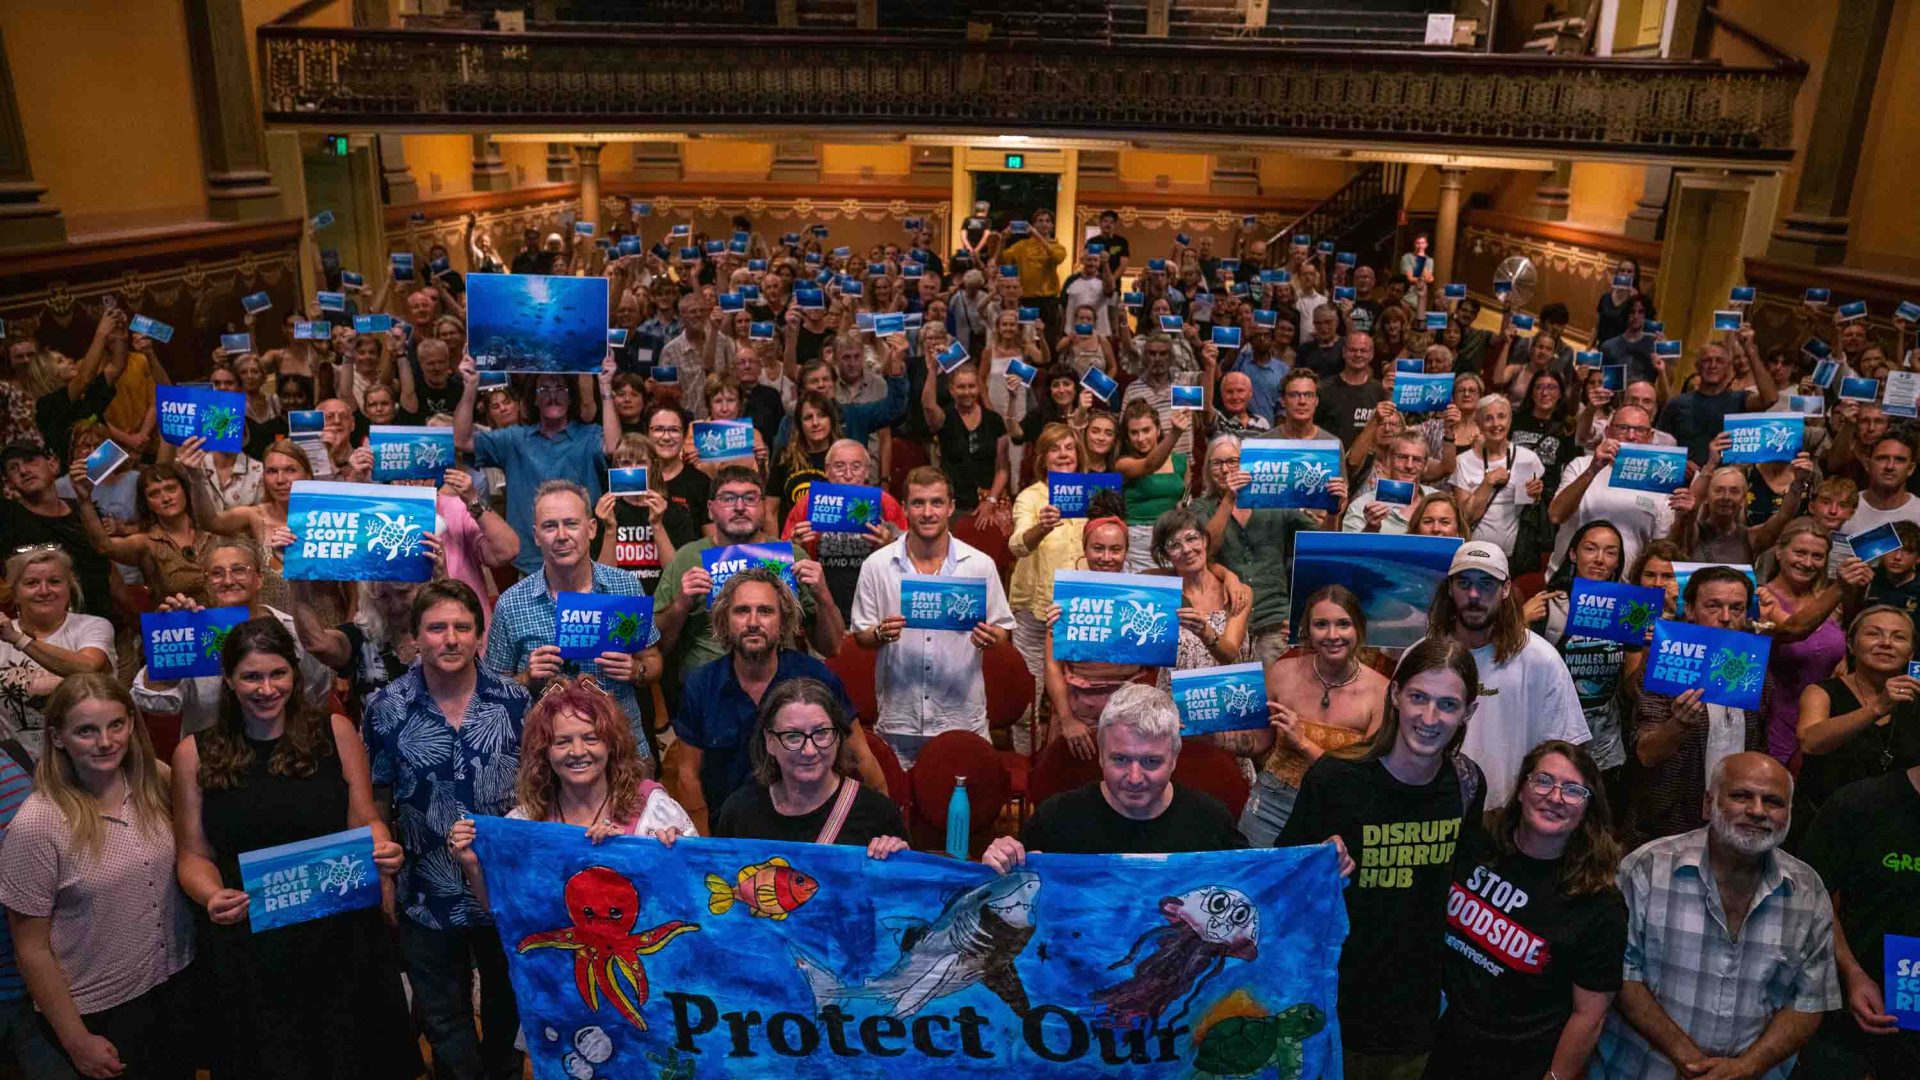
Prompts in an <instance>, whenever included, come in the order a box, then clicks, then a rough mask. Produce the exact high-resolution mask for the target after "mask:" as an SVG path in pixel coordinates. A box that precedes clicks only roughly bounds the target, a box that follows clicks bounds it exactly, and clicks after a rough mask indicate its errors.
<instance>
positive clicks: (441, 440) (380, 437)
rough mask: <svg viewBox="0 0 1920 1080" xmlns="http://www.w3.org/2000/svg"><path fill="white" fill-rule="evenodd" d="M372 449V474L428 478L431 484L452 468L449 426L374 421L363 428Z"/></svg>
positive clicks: (380, 477)
mask: <svg viewBox="0 0 1920 1080" xmlns="http://www.w3.org/2000/svg"><path fill="white" fill-rule="evenodd" d="M367 445H368V447H369V448H370V449H372V451H373V478H374V479H375V480H377V481H384V480H431V481H433V482H434V484H435V485H438V484H439V483H440V481H441V480H442V479H443V478H445V476H446V474H447V470H448V469H451V468H453V429H452V428H450V427H407V426H403V425H400V424H375V425H373V426H372V427H370V428H368V429H367Z"/></svg>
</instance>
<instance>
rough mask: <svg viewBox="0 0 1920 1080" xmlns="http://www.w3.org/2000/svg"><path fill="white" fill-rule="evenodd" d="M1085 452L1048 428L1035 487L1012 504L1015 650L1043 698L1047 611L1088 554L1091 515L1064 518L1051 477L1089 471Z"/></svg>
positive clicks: (1018, 739) (1019, 736) (1024, 733)
mask: <svg viewBox="0 0 1920 1080" xmlns="http://www.w3.org/2000/svg"><path fill="white" fill-rule="evenodd" d="M1087 471H1089V470H1088V468H1087V454H1086V449H1085V447H1083V446H1082V445H1081V443H1080V440H1079V439H1078V438H1077V437H1075V435H1074V433H1073V429H1072V428H1070V427H1068V426H1067V425H1065V424H1048V425H1047V426H1046V427H1044V428H1042V429H1040V436H1039V438H1037V439H1035V440H1034V441H1033V483H1031V484H1028V485H1027V486H1026V487H1025V488H1023V489H1021V492H1020V494H1019V495H1017V496H1015V497H1014V500H1013V533H1012V535H1011V536H1009V537H1008V538H1007V550H1008V551H1009V552H1011V553H1012V555H1013V557H1014V559H1015V560H1016V561H1015V562H1014V564H1013V578H1012V580H1011V581H1010V582H1009V583H1008V589H1007V603H1008V606H1010V607H1012V608H1013V646H1014V648H1016V649H1019V650H1020V656H1021V658H1022V659H1024V660H1025V661H1026V662H1027V671H1028V672H1029V673H1030V674H1032V675H1033V678H1034V680H1035V681H1034V686H1035V689H1036V691H1037V693H1036V695H1035V700H1036V701H1037V700H1039V694H1040V693H1044V692H1045V685H1044V680H1045V678H1046V672H1047V668H1046V644H1047V622H1046V615H1047V608H1048V607H1050V606H1052V604H1053V575H1054V574H1055V573H1057V572H1058V571H1061V570H1071V569H1073V568H1074V567H1075V566H1077V565H1078V564H1079V562H1080V557H1081V555H1082V553H1083V549H1082V547H1081V534H1082V530H1083V528H1084V524H1085V519H1086V514H1085V512H1084V511H1082V512H1081V513H1080V514H1077V515H1075V517H1074V518H1073V519H1068V518H1066V517H1063V516H1062V515H1061V513H1060V508H1059V507H1057V506H1054V505H1052V503H1050V502H1049V501H1048V494H1049V490H1050V489H1049V487H1048V484H1047V474H1048V473H1056V472H1087ZM1014 736H1015V743H1016V746H1015V749H1020V748H1022V745H1023V744H1024V743H1026V742H1027V740H1028V729H1027V728H1026V727H1025V726H1024V725H1022V726H1019V727H1016V728H1014Z"/></svg>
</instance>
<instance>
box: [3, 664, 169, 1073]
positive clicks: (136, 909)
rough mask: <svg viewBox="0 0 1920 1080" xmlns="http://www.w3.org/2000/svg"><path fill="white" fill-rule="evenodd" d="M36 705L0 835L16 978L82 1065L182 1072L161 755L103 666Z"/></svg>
mask: <svg viewBox="0 0 1920 1080" xmlns="http://www.w3.org/2000/svg"><path fill="white" fill-rule="evenodd" d="M46 716H47V745H48V753H47V754H46V756H45V757H43V758H41V760H40V764H39V766H38V768H36V769H35V771H34V785H35V788H36V790H35V791H34V792H33V794H31V795H29V796H27V799H26V801H25V802H24V803H22V804H21V806H20V810H19V813H18V814H16V815H15V816H14V819H13V821H12V823H11V824H10V825H8V827H7V840H6V844H5V846H4V847H0V904H4V905H5V906H6V909H7V925H8V926H9V927H10V928H11V929H12V931H13V949H14V956H15V958H16V959H17V961H18V962H19V965H20V974H21V975H22V977H23V978H24V979H25V980H26V984H27V992H28V993H30V994H31V995H32V996H33V1003H34V1006H35V1007H36V1008H37V1009H38V1011H39V1014H40V1020H41V1022H42V1023H43V1024H44V1025H45V1027H46V1028H48V1029H50V1030H51V1031H52V1033H53V1037H54V1039H55V1040H56V1041H57V1042H58V1044H59V1047H60V1050H61V1052H62V1054H63V1056H64V1057H65V1059H66V1062H67V1064H68V1065H69V1066H71V1068H72V1069H73V1070H74V1072H77V1073H78V1074H80V1075H81V1076H87V1077H107V1076H138V1077H141V1078H142V1080H146V1078H149V1077H159V1078H162V1080H189V1078H191V1077H192V1076H193V1065H192V1064H191V1062H192V1061H193V1060H194V1056H195V1055H194V1054H193V1053H192V1050H191V1048H190V1047H189V1046H187V1045H184V1040H182V1039H180V1033H182V1032H185V1031H187V1030H190V1029H191V1021H190V1019H189V1016H188V1012H187V1007H188V1004H189V1003H188V1001H187V1000H186V997H187V995H186V993H185V990H184V989H183V987H182V985H181V984H182V982H183V981H184V980H182V979H181V978H179V977H178V976H180V973H181V972H182V971H183V970H184V969H185V968H186V967H187V965H188V963H190V962H191V961H192V960H193V921H192V916H191V914H190V913H189V911H188V909H187V904H186V898H185V897H184V896H182V895H181V893H180V888H179V886H178V885H177V884H176V883H175V882H174V878H173V874H172V873H171V872H170V871H171V869H172V867H173V862H174V857H175V848H174V836H173V818H172V812H171V806H172V800H171V798H170V797H169V794H168V787H167V771H166V767H165V766H163V765H161V764H160V762H158V761H157V760H155V759H154V756H153V744H152V743H151V742H149V741H148V739H147V729H146V726H145V725H143V724H141V723H140V722H139V721H138V720H137V719H136V718H135V716H134V711H133V701H132V699H130V698H129V697H128V696H127V692H126V690H124V689H122V688H121V686H120V684H119V683H117V682H115V681H114V679H113V678H112V677H111V676H108V675H103V674H98V673H89V674H82V675H73V676H69V677H68V678H66V679H64V680H62V681H61V683H60V685H59V686H58V687H57V688H56V689H55V690H54V692H53V695H52V697H50V698H49V699H48V701H47V708H46ZM109 928H110V932H109ZM27 1022H28V1023H32V1022H33V1021H32V1020H28V1021H27Z"/></svg>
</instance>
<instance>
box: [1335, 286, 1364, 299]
mask: <svg viewBox="0 0 1920 1080" xmlns="http://www.w3.org/2000/svg"><path fill="white" fill-rule="evenodd" d="M1359 295H1360V294H1359V293H1358V292H1357V291H1356V290H1355V289H1354V287H1353V286H1351V285H1335V286H1334V287H1333V298H1334V299H1335V300H1346V301H1349V302H1351V301H1352V300H1354V299H1355V298H1357V297H1358V296H1359Z"/></svg>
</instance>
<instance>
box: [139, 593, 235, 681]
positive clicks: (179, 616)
mask: <svg viewBox="0 0 1920 1080" xmlns="http://www.w3.org/2000/svg"><path fill="white" fill-rule="evenodd" d="M251 617H252V613H251V612H250V611H248V610H247V609H246V608H244V607H217V608H205V609H203V610H200V611H147V612H142V613H141V615H140V639H141V640H142V641H144V642H145V643H146V653H147V678H149V679H152V680H153V681H155V682H164V681H168V680H172V679H194V678H198V677H200V676H202V675H218V674H220V670H221V669H220V647H221V646H222V645H224V644H226V641H227V633H228V632H229V631H231V630H232V629H233V628H234V627H236V626H239V625H240V624H241V623H243V622H246V621H247V620H248V619H249V618H251Z"/></svg>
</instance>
